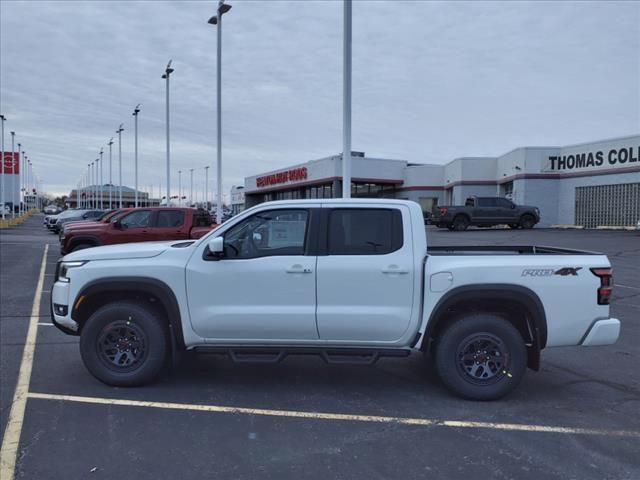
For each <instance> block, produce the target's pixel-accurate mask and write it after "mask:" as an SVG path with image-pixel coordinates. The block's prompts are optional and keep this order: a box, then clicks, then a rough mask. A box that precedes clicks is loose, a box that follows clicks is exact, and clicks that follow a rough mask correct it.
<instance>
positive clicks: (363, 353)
mask: <svg viewBox="0 0 640 480" xmlns="http://www.w3.org/2000/svg"><path fill="white" fill-rule="evenodd" d="M194 351H195V352H196V353H199V354H208V355H228V356H229V357H230V358H231V360H232V361H233V362H235V363H280V362H282V361H283V360H284V359H285V358H287V357H288V356H289V355H318V356H320V358H322V359H323V360H324V361H325V362H326V363H328V364H358V365H373V364H374V363H376V362H377V361H378V360H379V359H380V358H381V357H408V356H409V354H410V353H411V350H405V349H394V348H382V349H369V348H324V347H286V348H284V347H283V348H279V347H223V346H206V347H196V348H194Z"/></svg>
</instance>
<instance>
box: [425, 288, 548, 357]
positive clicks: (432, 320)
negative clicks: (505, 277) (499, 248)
mask: <svg viewBox="0 0 640 480" xmlns="http://www.w3.org/2000/svg"><path fill="white" fill-rule="evenodd" d="M475 299H478V300H488V299H491V300H497V301H500V300H508V301H512V302H518V303H520V304H522V305H523V306H524V307H525V309H526V312H527V315H526V319H527V324H528V328H529V332H530V336H531V339H530V340H531V344H532V345H531V347H530V348H528V351H529V365H530V367H531V368H533V369H534V370H537V369H538V368H539V362H540V351H541V350H542V349H543V348H545V346H546V345H547V316H546V313H545V310H544V306H543V304H542V302H541V301H540V297H538V295H537V294H536V293H535V292H534V291H533V290H531V289H529V288H527V287H523V286H521V285H513V284H502V283H490V284H473V285H463V286H460V287H457V288H454V289H452V290H451V291H449V292H447V293H446V294H445V295H443V296H442V298H440V300H438V303H437V304H436V306H435V307H434V309H433V310H432V312H431V315H429V319H428V320H427V326H426V329H425V334H424V338H425V340H427V343H426V344H425V346H426V348H427V349H429V348H430V344H431V340H432V335H433V332H434V331H435V330H436V328H437V326H438V323H439V322H441V321H443V320H444V319H445V317H446V315H445V314H446V312H447V311H448V310H449V309H450V308H451V307H452V306H454V305H455V304H456V303H458V302H469V301H473V300H475Z"/></svg>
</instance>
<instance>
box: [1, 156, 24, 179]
mask: <svg viewBox="0 0 640 480" xmlns="http://www.w3.org/2000/svg"><path fill="white" fill-rule="evenodd" d="M12 155H13V161H11V156H12ZM2 158H3V160H4V162H3V163H4V165H3V166H2V172H0V173H6V174H7V175H11V174H15V175H17V174H19V173H20V153H18V152H15V153H12V152H4V154H3V155H2Z"/></svg>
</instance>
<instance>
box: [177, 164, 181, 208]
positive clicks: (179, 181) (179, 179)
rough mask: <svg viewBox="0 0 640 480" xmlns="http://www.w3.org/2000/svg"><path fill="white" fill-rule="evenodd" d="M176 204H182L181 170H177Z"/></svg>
mask: <svg viewBox="0 0 640 480" xmlns="http://www.w3.org/2000/svg"><path fill="white" fill-rule="evenodd" d="M178 206H179V207H181V206H182V170H178Z"/></svg>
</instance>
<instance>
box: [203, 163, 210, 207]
mask: <svg viewBox="0 0 640 480" xmlns="http://www.w3.org/2000/svg"><path fill="white" fill-rule="evenodd" d="M204 208H206V209H207V210H209V165H207V166H206V167H204Z"/></svg>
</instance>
